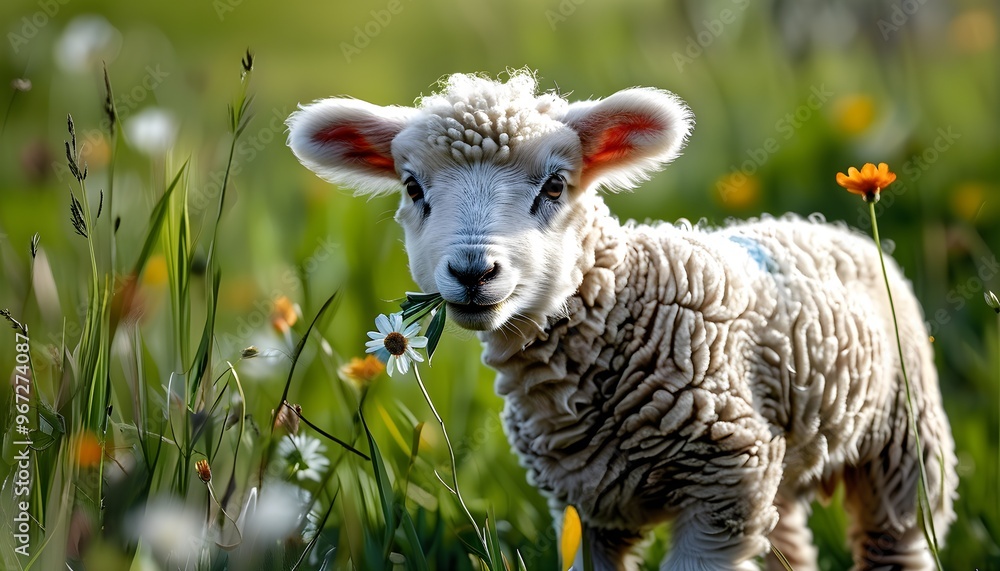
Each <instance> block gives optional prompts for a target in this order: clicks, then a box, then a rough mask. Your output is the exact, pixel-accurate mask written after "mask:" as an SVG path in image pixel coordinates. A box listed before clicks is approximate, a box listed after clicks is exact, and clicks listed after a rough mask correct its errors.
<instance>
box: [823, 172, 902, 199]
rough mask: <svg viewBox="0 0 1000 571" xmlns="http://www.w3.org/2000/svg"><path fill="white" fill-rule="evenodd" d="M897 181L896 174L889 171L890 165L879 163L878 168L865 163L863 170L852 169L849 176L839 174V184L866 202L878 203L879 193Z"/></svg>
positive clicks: (848, 173)
mask: <svg viewBox="0 0 1000 571" xmlns="http://www.w3.org/2000/svg"><path fill="white" fill-rule="evenodd" d="M894 180H896V173H894V172H892V171H890V170H889V165H887V164H885V163H879V164H878V168H877V169H876V168H875V165H873V164H872V163H865V166H863V167H861V170H860V171H858V169H856V168H854V167H851V168H849V169H847V174H846V175H845V174H844V173H842V172H839V173H837V184H839V185H840V186H842V187H844V188H846V189H847V191H848V192H852V193H854V194H860V195H861V197H862V198H864V199H865V202H877V201H878V193H879V192H880V191H881V190H882V189H883V188H885V187H887V186H889V185H890V184H892V181H894Z"/></svg>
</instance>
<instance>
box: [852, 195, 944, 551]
mask: <svg viewBox="0 0 1000 571" xmlns="http://www.w3.org/2000/svg"><path fill="white" fill-rule="evenodd" d="M868 213H869V215H870V216H871V219H872V236H873V237H874V238H875V246H876V248H878V261H879V263H880V264H881V265H882V278H883V279H884V280H885V293H886V294H887V295H888V296H889V311H890V312H891V313H892V327H893V329H894V330H895V332H896V348H897V350H898V351H899V369H900V371H901V372H902V374H903V385H904V386H905V388H906V412H907V416H908V417H909V421H910V430H911V431H912V432H913V443H914V446H915V447H916V450H917V468H918V473H919V476H920V479H919V482H918V486H917V510H918V511H919V516H920V520H921V521H922V523H923V528H924V536H925V537H926V539H927V543H928V547H930V551H931V554H932V555H933V556H934V564H935V565H936V567H937V569H938V571H941V560H940V558H939V557H938V545H937V534H936V533H935V531H934V517H933V514H932V513H931V509H930V505H929V496H928V494H927V470H926V467H925V466H924V451H923V446H922V444H921V443H920V429H919V428H918V427H917V413H916V411H915V410H914V408H913V390H912V387H911V386H910V377H909V376H908V375H907V374H906V360H905V358H904V357H903V342H902V341H901V340H900V338H899V322H898V321H897V319H896V306H895V304H894V303H893V301H892V287H890V285H889V273H888V272H886V270H885V255H883V254H882V241H881V240H879V237H878V222H877V218H876V216H875V201H874V200H870V201H868Z"/></svg>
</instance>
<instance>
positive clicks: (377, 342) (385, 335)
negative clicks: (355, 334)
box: [365, 313, 427, 377]
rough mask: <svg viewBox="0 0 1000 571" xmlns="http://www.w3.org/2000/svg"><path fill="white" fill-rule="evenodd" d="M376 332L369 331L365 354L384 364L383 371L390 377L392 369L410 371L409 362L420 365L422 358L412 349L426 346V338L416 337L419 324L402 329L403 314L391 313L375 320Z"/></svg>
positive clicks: (403, 371)
mask: <svg viewBox="0 0 1000 571" xmlns="http://www.w3.org/2000/svg"><path fill="white" fill-rule="evenodd" d="M375 327H377V328H378V331H369V332H368V337H369V338H371V341H369V342H367V343H365V346H366V347H368V349H366V352H367V353H375V356H376V357H378V359H379V360H380V361H382V362H383V363H385V371H386V372H387V373H389V376H390V377H391V376H392V371H393V369H395V370H398V371H399V372H400V373H403V374H406V372H407V371H409V370H410V361H411V360H412V361H414V362H417V363H422V362H423V360H424V358H423V357H421V356H420V354H419V353H417V352H416V351H414V349H419V348H422V347H426V346H427V338H426V337H422V336H418V335H417V332H418V331H420V324H419V323H411V324H410V325H409V326H407V327H405V328H404V327H403V314H402V313H393V314H392V315H390V316H389V317H386V316H385V314H380V315H379V316H378V317H376V318H375Z"/></svg>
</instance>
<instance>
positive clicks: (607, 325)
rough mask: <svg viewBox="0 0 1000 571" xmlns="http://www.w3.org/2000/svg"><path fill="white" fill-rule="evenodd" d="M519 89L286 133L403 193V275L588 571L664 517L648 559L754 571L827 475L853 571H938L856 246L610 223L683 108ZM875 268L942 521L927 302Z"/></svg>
mask: <svg viewBox="0 0 1000 571" xmlns="http://www.w3.org/2000/svg"><path fill="white" fill-rule="evenodd" d="M535 89H536V85H535V80H534V78H533V77H532V76H531V75H530V74H527V73H518V74H514V75H513V76H512V77H511V78H510V80H508V81H507V82H506V83H501V82H496V81H492V80H489V79H484V78H481V77H477V76H467V75H454V76H452V77H451V78H450V79H449V80H448V81H447V84H446V85H445V86H444V88H443V90H442V92H441V93H439V94H437V95H432V96H430V97H426V98H424V99H423V100H422V101H420V103H419V105H418V106H417V107H415V108H403V107H378V106H375V105H371V104H369V103H365V102H360V101H355V100H350V99H328V100H325V101H319V102H316V103H313V104H311V105H308V106H305V107H302V108H301V109H300V110H299V111H297V112H296V113H294V114H293V115H292V116H291V117H290V118H289V121H288V124H289V127H290V136H289V144H290V146H291V147H292V150H293V152H294V153H295V154H296V156H298V157H299V159H300V160H301V161H302V162H303V164H305V165H306V166H307V167H309V168H310V169H312V170H314V171H316V172H317V173H318V174H319V175H320V176H322V177H323V178H325V179H327V180H330V181H331V182H334V183H337V184H346V185H351V186H354V187H355V188H357V189H358V191H359V192H362V193H385V192H390V191H396V192H399V195H400V205H399V209H398V211H397V213H396V219H397V221H398V222H399V223H400V225H401V226H402V227H403V230H404V233H405V243H406V249H407V253H408V255H409V259H410V268H411V272H412V274H413V277H414V280H415V281H416V282H417V284H418V285H419V286H420V287H421V288H422V289H423V290H424V291H437V292H440V293H441V295H442V296H443V297H444V299H445V300H446V301H447V302H448V303H449V316H450V317H452V318H453V319H454V320H455V322H456V323H458V324H459V325H461V326H463V327H466V328H468V329H474V330H478V331H480V332H481V333H480V336H481V339H482V340H483V342H484V355H483V359H484V361H485V362H486V363H487V364H488V365H490V366H491V367H493V368H495V369H496V370H497V371H498V376H497V381H496V388H497V391H498V393H499V394H501V395H503V396H504V398H505V402H506V405H505V410H504V413H503V415H504V419H505V424H506V428H507V433H508V437H509V438H510V441H511V443H512V445H513V446H514V448H515V449H516V450H517V451H518V453H519V454H520V457H521V460H522V462H523V464H524V465H525V466H526V467H527V468H528V469H529V471H530V473H531V477H532V479H533V481H534V483H535V484H536V485H537V486H538V487H539V488H540V489H541V490H542V491H543V493H545V494H546V495H547V496H548V497H549V499H550V503H551V505H552V508H553V513H554V514H555V515H556V519H557V523H558V514H559V513H561V511H562V508H563V507H564V506H565V505H566V504H568V503H569V504H573V505H574V506H576V507H577V509H578V510H579V511H580V514H581V516H582V518H583V519H584V521H585V523H586V525H587V527H588V529H589V533H590V534H591V536H592V541H591V545H593V550H594V553H593V556H594V560H595V561H596V562H597V563H598V565H599V567H600V568H602V569H615V568H623V567H624V568H630V569H631V568H635V566H636V565H637V559H636V556H635V553H634V548H635V545H637V544H638V543H639V542H640V540H641V538H642V536H643V534H644V533H645V532H646V531H648V530H649V529H650V528H651V527H653V526H655V525H657V524H659V523H660V522H662V521H664V520H667V519H672V520H673V521H674V531H673V547H672V549H671V551H670V553H669V555H668V556H667V558H666V560H665V561H664V564H663V565H664V567H663V568H664V569H669V570H680V569H713V570H716V569H753V568H755V567H754V564H753V560H754V558H756V557H758V556H761V555H763V554H765V552H766V551H767V549H768V545H769V541H770V543H773V544H774V545H776V546H778V547H779V548H780V549H781V551H782V552H783V553H784V554H785V555H786V556H787V557H788V558H789V559H790V560H791V562H792V563H793V564H794V568H795V569H796V570H799V571H801V570H808V569H815V568H816V562H815V550H814V549H813V548H812V547H811V546H810V545H809V541H810V538H811V536H810V533H809V530H808V528H807V527H806V525H805V522H806V513H807V510H808V504H809V501H811V500H812V499H813V497H814V496H815V495H816V494H817V492H818V493H820V494H824V493H826V492H828V491H829V490H832V489H833V487H834V484H835V483H836V482H838V481H843V482H844V483H845V484H846V490H847V495H846V497H847V508H848V510H849V511H850V512H851V515H852V519H853V527H852V529H851V532H850V537H851V541H852V547H853V550H854V557H855V561H856V565H857V567H858V568H877V567H881V566H886V567H892V568H898V569H929V568H931V567H932V562H931V558H930V555H929V551H928V548H927V545H926V542H925V540H924V538H923V535H922V533H921V531H920V526H919V523H918V521H917V514H916V510H915V508H916V482H917V473H918V470H917V469H916V465H915V462H916V457H917V455H916V451H915V450H914V448H913V442H912V438H910V437H909V432H908V427H907V418H906V412H905V411H906V407H905V406H904V403H903V401H902V398H904V397H903V396H902V395H903V390H902V385H901V382H902V381H901V378H900V374H899V371H900V363H899V362H898V357H897V354H896V349H895V338H894V334H893V331H892V323H891V315H890V313H889V304H888V300H887V298H886V295H885V289H884V287H883V286H882V284H881V280H882V277H881V270H880V266H879V262H878V256H877V252H876V250H875V246H874V244H873V243H872V242H871V241H870V240H868V239H867V238H865V237H863V236H861V235H859V234H856V233H854V232H851V231H849V230H847V229H846V228H844V227H843V226H838V225H829V224H825V223H817V222H806V221H803V220H800V219H798V218H795V217H785V218H782V219H772V218H763V219H761V220H758V221H755V222H751V223H744V224H734V225H730V226H728V227H725V228H722V229H719V230H714V231H710V230H707V229H704V228H693V227H691V226H690V225H689V224H686V223H681V224H679V225H676V226H671V225H665V224H660V225H653V226H648V225H636V224H632V223H628V224H625V225H622V224H620V223H619V222H618V221H617V219H615V218H614V217H613V216H612V215H611V214H610V212H609V211H608V209H607V207H606V206H605V205H604V202H603V200H602V199H601V196H600V194H599V193H598V189H599V188H600V187H605V188H613V189H614V188H631V187H633V186H635V185H636V184H637V183H638V182H639V181H641V180H643V179H645V178H646V177H647V176H648V175H649V173H650V172H652V171H653V170H655V169H657V168H660V167H661V166H663V165H664V164H666V163H668V162H670V161H671V160H673V159H674V158H675V157H676V156H677V155H678V153H679V152H680V149H681V147H682V146H683V143H684V141H685V139H686V137H687V135H688V133H689V131H690V128H691V124H692V118H691V114H690V112H689V110H688V109H687V107H686V106H685V105H684V104H683V103H682V102H681V101H680V100H679V99H678V98H677V97H676V96H674V95H672V94H670V93H667V92H664V91H660V90H655V89H643V88H636V89H627V90H624V91H620V92H618V93H616V94H614V95H612V96H611V97H608V98H606V99H603V100H597V101H583V102H577V103H572V104H571V103H568V102H567V101H565V100H564V99H562V98H561V97H559V96H558V95H555V94H551V93H547V94H541V95H539V94H536V91H535ZM400 190H402V192H400ZM889 274H890V276H889V277H890V282H891V286H892V289H893V294H894V297H895V298H896V309H897V312H898V315H899V317H900V327H901V329H902V336H903V339H904V347H903V349H904V358H905V360H906V367H907V370H908V371H909V373H910V376H911V380H912V383H913V387H914V399H915V401H916V410H918V411H919V414H920V417H919V418H918V422H917V424H918V426H919V428H920V431H921V439H922V443H923V445H924V447H925V450H924V455H925V458H926V466H925V469H926V471H927V474H928V490H929V495H930V498H929V500H930V505H931V511H932V513H933V517H934V520H935V524H936V527H937V532H938V534H939V537H943V536H944V532H945V530H946V529H947V527H948V525H949V524H950V522H951V521H952V520H953V519H954V513H953V510H952V502H953V499H954V496H955V489H956V487H957V478H956V475H955V457H954V445H953V442H952V438H951V433H950V429H949V427H948V423H947V419H946V418H945V415H944V411H943V409H942V407H941V402H940V400H941V399H940V393H939V390H938V387H937V375H936V372H935V370H934V363H933V354H932V350H931V347H930V345H929V343H928V341H927V333H926V331H925V329H924V326H923V323H922V320H921V312H920V308H919V306H918V304H917V302H916V299H915V298H914V296H913V293H912V290H911V288H910V286H909V284H908V282H907V281H906V280H905V279H904V278H903V276H902V272H901V271H900V270H899V268H898V267H897V266H896V265H895V264H892V263H890V265H889ZM876 544H877V545H876ZM768 565H769V566H771V568H778V567H776V561H774V560H772V559H769V560H768Z"/></svg>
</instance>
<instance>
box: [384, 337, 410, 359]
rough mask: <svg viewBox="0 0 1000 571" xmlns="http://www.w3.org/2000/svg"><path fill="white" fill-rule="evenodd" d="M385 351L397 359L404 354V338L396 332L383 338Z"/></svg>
mask: <svg viewBox="0 0 1000 571" xmlns="http://www.w3.org/2000/svg"><path fill="white" fill-rule="evenodd" d="M385 349H386V350H387V351H389V354H390V355H395V356H397V357H399V356H400V355H402V354H403V353H405V352H406V337H403V334H402V333H400V332H398V331H393V332H392V333H389V334H388V335H386V336H385Z"/></svg>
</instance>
